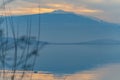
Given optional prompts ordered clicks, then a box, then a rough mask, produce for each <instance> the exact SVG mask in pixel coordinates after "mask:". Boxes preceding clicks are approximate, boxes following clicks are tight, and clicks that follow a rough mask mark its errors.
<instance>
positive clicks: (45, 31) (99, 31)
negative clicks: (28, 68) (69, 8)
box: [1, 10, 120, 42]
mask: <svg viewBox="0 0 120 80" xmlns="http://www.w3.org/2000/svg"><path fill="white" fill-rule="evenodd" d="M63 13H64V14H63ZM39 16H40V26H41V40H42V41H48V42H83V41H89V40H96V39H115V40H120V37H119V34H120V26H119V25H117V24H114V23H109V22H106V21H103V20H99V19H95V18H91V17H86V16H83V15H78V14H75V13H72V12H65V11H62V10H58V11H57V10H56V11H53V12H51V13H43V14H34V15H24V16H12V18H13V25H11V20H10V19H9V17H6V19H7V20H8V23H7V25H8V28H9V29H8V30H9V36H12V31H11V26H13V27H15V32H16V33H18V34H19V35H18V36H22V35H26V34H27V30H28V29H27V22H29V24H28V25H31V30H32V31H31V35H32V36H36V34H38V27H39V26H38V24H39V21H38V20H39ZM1 28H4V31H5V33H6V29H5V28H6V21H5V20H4V22H2V24H1ZM17 28H18V29H17Z"/></svg>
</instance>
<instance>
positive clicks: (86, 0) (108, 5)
mask: <svg viewBox="0 0 120 80" xmlns="http://www.w3.org/2000/svg"><path fill="white" fill-rule="evenodd" d="M4 2H6V8H7V9H8V8H9V10H11V13H12V14H14V15H16V14H36V13H46V12H51V11H54V10H57V9H62V10H65V11H70V12H75V13H77V14H83V15H87V16H93V17H97V18H100V19H103V20H106V21H110V22H115V23H120V16H119V14H120V9H119V8H120V0H4ZM2 4H3V0H0V5H2ZM39 6H40V10H39ZM1 8H2V7H1ZM3 12H4V10H3V9H1V10H0V13H3ZM6 13H8V12H7V11H6Z"/></svg>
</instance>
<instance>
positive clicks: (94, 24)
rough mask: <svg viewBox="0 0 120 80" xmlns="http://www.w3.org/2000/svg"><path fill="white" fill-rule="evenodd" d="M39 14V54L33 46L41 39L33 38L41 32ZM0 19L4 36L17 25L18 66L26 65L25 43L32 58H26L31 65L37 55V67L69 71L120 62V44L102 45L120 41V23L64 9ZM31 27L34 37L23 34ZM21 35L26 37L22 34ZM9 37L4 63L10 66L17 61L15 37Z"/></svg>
mask: <svg viewBox="0 0 120 80" xmlns="http://www.w3.org/2000/svg"><path fill="white" fill-rule="evenodd" d="M39 16H40V27H41V31H40V32H41V35H40V41H39V43H40V45H39V54H36V51H35V50H34V49H35V46H37V44H38V41H36V40H34V39H33V38H35V37H37V34H38V28H39ZM6 22H7V24H6ZM0 23H1V25H0V28H2V29H3V30H4V34H5V37H13V35H12V30H11V27H12V28H13V27H14V31H15V36H17V38H18V39H17V47H18V49H17V50H18V55H17V58H18V60H17V62H19V65H20V67H19V68H17V69H21V67H25V66H23V65H22V63H23V64H24V63H25V61H24V60H25V59H26V53H27V51H28V48H25V47H26V44H29V45H30V46H29V50H30V51H29V54H28V57H31V59H29V61H28V62H27V63H28V67H30V66H31V65H32V63H33V59H34V56H35V55H36V56H37V57H36V63H35V66H34V68H35V69H34V70H35V71H37V70H39V71H41V70H42V71H48V72H53V73H58V74H59V73H61V74H64V73H65V74H66V73H75V72H78V71H83V70H88V69H93V68H96V67H98V66H99V65H104V64H109V63H119V62H120V58H119V56H120V54H119V53H120V46H119V45H100V44H119V43H120V35H119V34H120V26H119V25H118V24H114V23H109V22H106V21H103V20H99V19H95V18H91V17H86V16H83V15H78V14H75V13H72V12H66V11H61V10H58V11H54V12H51V13H44V14H34V15H23V16H12V17H10V16H6V17H3V18H2V19H1V20H0ZM28 27H31V29H30V28H29V29H28ZM29 30H31V32H30V36H31V37H33V38H32V39H30V41H28V40H27V39H29V37H27V38H26V37H25V38H24V36H27V33H28V32H29ZM6 31H8V35H6V34H7V32H6ZM21 36H23V37H22V38H21ZM7 40H8V41H9V42H8V43H7V47H6V45H5V46H4V49H3V50H5V51H6V53H8V54H6V59H5V60H6V62H7V63H5V64H6V65H5V67H7V69H11V67H12V66H11V64H12V63H13V62H14V51H15V49H14V46H15V45H14V39H13V38H7ZM5 43H6V41H5ZM61 43H62V44H61ZM69 44H70V45H69ZM74 44H75V45H74ZM77 44H79V45H77ZM81 44H98V45H81ZM0 47H3V45H1V46H0ZM11 48H12V49H11ZM22 55H23V56H22ZM32 55H34V56H32ZM1 59H2V57H1ZM8 63H9V64H8ZM0 65H1V64H0ZM29 70H31V68H30V69H29Z"/></svg>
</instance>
